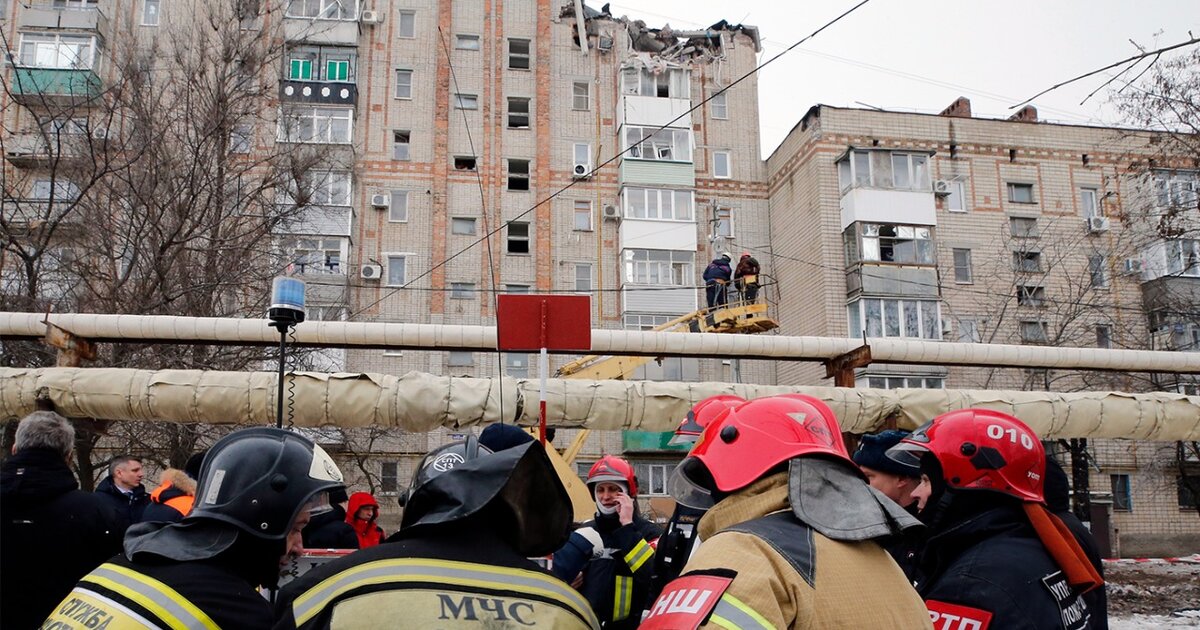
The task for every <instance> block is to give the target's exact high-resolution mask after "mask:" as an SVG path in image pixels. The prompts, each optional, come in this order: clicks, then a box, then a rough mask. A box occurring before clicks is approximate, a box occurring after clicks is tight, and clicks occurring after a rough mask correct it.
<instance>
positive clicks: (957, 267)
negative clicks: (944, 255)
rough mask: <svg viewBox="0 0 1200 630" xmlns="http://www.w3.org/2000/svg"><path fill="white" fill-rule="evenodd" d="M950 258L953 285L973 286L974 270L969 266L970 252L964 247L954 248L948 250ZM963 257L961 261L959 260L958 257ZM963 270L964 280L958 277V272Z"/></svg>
mask: <svg viewBox="0 0 1200 630" xmlns="http://www.w3.org/2000/svg"><path fill="white" fill-rule="evenodd" d="M950 252H951V256H952V257H953V259H954V282H955V284H975V274H974V269H973V266H972V264H971V250H970V249H969V248H965V247H955V248H952V249H951V250H950ZM960 254H961V255H962V256H963V261H961V263H960V260H959V255H960ZM963 270H965V273H966V278H965V279H963V278H961V277H960V274H959V272H960V271H963Z"/></svg>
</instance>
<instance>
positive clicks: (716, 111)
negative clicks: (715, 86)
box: [708, 92, 729, 120]
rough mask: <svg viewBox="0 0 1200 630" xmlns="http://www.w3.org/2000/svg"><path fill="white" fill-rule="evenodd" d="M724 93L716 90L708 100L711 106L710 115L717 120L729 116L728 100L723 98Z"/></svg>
mask: <svg viewBox="0 0 1200 630" xmlns="http://www.w3.org/2000/svg"><path fill="white" fill-rule="evenodd" d="M725 94H726V93H725V92H717V93H716V94H713V95H712V100H710V101H709V102H708V105H709V107H710V108H712V117H713V118H715V119H717V120H726V119H728V118H729V101H728V100H727V99H726V98H725Z"/></svg>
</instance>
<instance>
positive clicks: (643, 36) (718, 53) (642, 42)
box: [559, 1, 762, 63]
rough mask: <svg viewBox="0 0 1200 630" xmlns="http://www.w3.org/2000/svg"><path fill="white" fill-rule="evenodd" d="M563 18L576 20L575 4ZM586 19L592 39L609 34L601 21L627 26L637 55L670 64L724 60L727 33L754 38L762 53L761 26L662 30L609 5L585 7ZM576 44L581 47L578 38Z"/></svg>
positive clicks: (567, 7)
mask: <svg viewBox="0 0 1200 630" xmlns="http://www.w3.org/2000/svg"><path fill="white" fill-rule="evenodd" d="M559 17H562V18H575V17H576V14H575V3H574V2H573V1H569V2H567V3H566V4H564V5H563V8H562V11H561V12H560V13H559ZM583 19H584V22H585V26H586V27H585V29H584V30H585V32H586V33H587V35H588V38H589V39H590V38H592V37H598V38H599V37H603V36H604V35H605V33H602V32H601V29H600V25H599V21H601V20H603V21H608V22H613V23H615V24H621V25H623V26H624V27H625V30H626V32H627V33H628V35H629V41H630V43H631V46H632V48H633V50H634V51H635V52H638V53H649V54H651V55H656V56H658V57H661V58H662V59H663V60H665V61H670V62H677V63H689V62H701V63H704V62H709V61H713V60H715V59H720V58H723V57H724V56H725V51H724V48H723V46H724V41H723V39H722V33H724V32H729V33H731V34H733V35H737V34H739V33H740V34H743V35H745V36H747V37H749V38H750V41H751V42H752V43H753V44H754V51H755V52H759V51H761V50H762V40H761V39H760V37H759V34H758V27H755V26H745V25H742V24H730V23H729V22H728V21H727V20H721V21H720V22H717V23H716V24H713V25H712V26H710V27H708V28H706V29H703V30H697V31H681V30H675V29H673V28H671V25H670V24H666V25H663V26H662V27H661V28H651V27H649V26H647V25H646V22H645V21H644V20H631V19H629V18H628V17H626V16H621V17H619V18H616V17H613V15H612V13H611V12H610V11H609V5H608V4H605V5H604V6H603V7H601V8H600V10H599V11H597V10H595V9H592V8H591V7H589V6H587V5H586V4H584V5H583ZM576 44H578V35H577V36H576Z"/></svg>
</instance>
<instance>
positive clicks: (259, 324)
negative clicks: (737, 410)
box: [0, 313, 1200, 374]
mask: <svg viewBox="0 0 1200 630" xmlns="http://www.w3.org/2000/svg"><path fill="white" fill-rule="evenodd" d="M47 320H49V321H51V322H53V323H54V324H55V325H56V326H59V327H61V328H63V329H65V330H67V331H68V332H70V333H72V334H74V335H76V336H79V337H83V338H85V339H88V340H90V341H101V342H119V341H128V342H136V343H147V342H159V343H224V344H234V345H269V344H273V343H275V339H274V335H273V334H272V329H271V328H270V327H269V324H268V321H267V320H265V319H237V318H219V317H172V316H163V315H91V314H51V315H49V316H47V315H45V314H42V313H0V337H22V338H41V337H42V336H44V335H45V332H46V324H45V321H47ZM295 335H296V345H299V346H308V347H337V348H381V349H396V350H408V349H415V350H420V349H425V350H446V349H461V350H477V351H484V352H492V351H495V350H496V327H495V326H452V325H438V324H403V323H365V322H313V321H308V322H304V323H302V324H300V325H298V326H296V332H295ZM868 343H869V344H870V346H871V362H872V363H902V364H924V365H965V366H980V367H1020V368H1052V369H1078V370H1110V371H1118V372H1173V373H1187V374H1198V373H1200V353H1198V352H1162V351H1152V350H1107V349H1100V348H1059V347H1049V346H1019V345H1005V344H983V343H948V342H942V341H917V340H900V339H869V340H868ZM859 345H861V342H860V341H859V340H857V339H848V338H841V337H789V336H783V335H739V334H723V333H686V334H681V333H663V332H641V331H632V330H600V329H594V330H592V350H591V353H592V354H599V355H629V356H653V357H659V356H663V357H667V356H680V357H711V358H721V359H726V358H739V359H768V360H785V361H786V360H791V361H825V360H828V359H832V358H834V357H838V356H840V355H843V354H845V353H847V352H850V351H851V350H853V349H855V348H856V347H858V346H859ZM552 352H553V351H552ZM556 354H578V353H568V352H556Z"/></svg>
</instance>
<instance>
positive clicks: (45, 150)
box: [3, 131, 102, 168]
mask: <svg viewBox="0 0 1200 630" xmlns="http://www.w3.org/2000/svg"><path fill="white" fill-rule="evenodd" d="M50 138H51V140H50V142H52V143H54V146H52V145H51V144H49V143H47V141H46V136H44V135H42V134H41V133H40V132H36V131H26V132H22V133H15V134H13V135H12V136H11V137H9V138H7V139H5V140H4V142H3V145H4V159H6V160H8V161H9V163H10V164H12V165H13V166H16V167H20V168H29V167H35V166H47V165H49V164H51V163H52V162H53V161H55V160H59V161H69V160H78V159H81V158H84V157H87V156H89V155H91V153H92V145H91V142H93V141H92V140H91V138H90V137H89V136H87V135H85V134H82V133H79V134H65V133H64V134H62V135H60V136H51V137H50ZM95 142H98V143H99V142H102V140H96V141H95Z"/></svg>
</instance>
